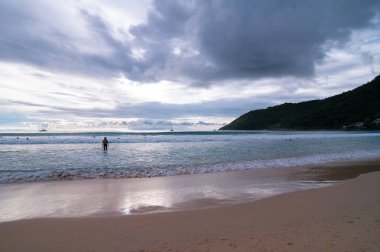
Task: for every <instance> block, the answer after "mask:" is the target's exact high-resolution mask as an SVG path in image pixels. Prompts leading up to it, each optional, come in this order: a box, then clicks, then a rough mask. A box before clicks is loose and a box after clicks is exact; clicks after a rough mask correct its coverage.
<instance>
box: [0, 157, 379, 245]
mask: <svg viewBox="0 0 380 252" xmlns="http://www.w3.org/2000/svg"><path fill="white" fill-rule="evenodd" d="M374 164H375V165H374ZM377 164H378V163H377ZM356 166H357V167H358V169H359V170H362V172H363V171H364V170H365V171H367V170H368V169H369V166H368V165H364V164H362V165H361V166H359V165H356ZM370 166H371V169H373V168H374V166H376V162H375V161H372V162H371V165H370ZM377 166H378V165H377ZM339 167H340V168H339ZM345 167H346V166H345V165H342V164H340V165H336V166H335V168H339V169H343V170H344V168H345ZM318 169H321V168H318ZM363 169H364V170H363ZM371 169H369V170H371ZM322 170H323V169H322ZM351 170H352V169H351ZM347 171H348V170H347ZM347 174H348V173H347V172H346V175H347ZM330 176H331V174H330ZM347 176H348V175H347ZM351 176H354V175H352V174H351ZM379 192H380V172H371V173H366V174H363V175H360V176H359V177H357V178H355V179H351V180H348V181H345V182H343V183H339V184H337V185H333V186H329V187H325V188H318V189H311V190H304V191H297V192H291V193H286V194H281V195H277V196H273V197H270V198H265V199H261V200H257V201H254V202H249V203H240V204H225V205H222V206H218V207H213V208H206V209H191V210H180V211H170V212H158V213H148V214H146V213H145V214H130V215H124V216H112V215H110V216H100V217H99V216H98V217H94V216H92V217H91V216H90V217H80V218H36V219H23V220H17V221H11V222H3V223H0V250H1V251H231V250H233V251H306V250H307V251H379V249H380V238H379V237H380V193H379Z"/></svg>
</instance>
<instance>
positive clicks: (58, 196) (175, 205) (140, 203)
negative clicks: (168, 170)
mask: <svg viewBox="0 0 380 252" xmlns="http://www.w3.org/2000/svg"><path fill="white" fill-rule="evenodd" d="M373 171H380V158H375V159H373V158H372V159H365V160H356V161H344V162H331V163H326V164H320V165H307V166H296V167H290V168H265V169H254V170H242V171H229V172H217V173H205V174H187V175H181V176H164V177H152V178H131V179H88V180H68V181H48V182H31V183H12V184H1V185H0V189H1V190H0V223H1V222H8V221H15V220H23V219H35V218H57V217H65V218H67V217H91V216H95V217H105V216H124V215H138V214H146V213H148V214H149V213H157V212H177V211H184V210H195V209H204V208H214V207H224V206H228V205H236V204H241V203H246V202H254V201H257V200H260V199H263V198H268V197H273V196H275V195H279V194H284V193H289V192H295V191H303V190H307V189H312V188H321V187H326V186H331V185H334V184H337V183H338V184H339V183H341V182H342V181H344V180H349V179H353V178H355V177H357V176H359V175H360V174H363V173H368V172H373Z"/></svg>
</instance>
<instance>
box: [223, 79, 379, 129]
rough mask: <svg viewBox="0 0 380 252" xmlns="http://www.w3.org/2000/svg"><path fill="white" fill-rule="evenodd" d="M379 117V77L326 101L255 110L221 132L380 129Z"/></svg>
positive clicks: (285, 104) (288, 104)
mask: <svg viewBox="0 0 380 252" xmlns="http://www.w3.org/2000/svg"><path fill="white" fill-rule="evenodd" d="M377 118H380V75H379V76H377V77H376V78H375V79H373V80H372V81H371V82H369V83H367V84H364V85H362V86H360V87H358V88H355V89H353V90H351V91H348V92H344V93H342V94H339V95H335V96H332V97H329V98H326V99H323V100H312V101H306V102H300V103H284V104H281V105H277V106H273V107H268V108H266V109H258V110H252V111H250V112H248V113H246V114H244V115H242V116H240V117H239V118H237V119H235V120H234V121H232V122H231V123H230V124H228V125H226V126H224V127H222V128H221V130H261V129H294V130H317V129H342V128H343V127H344V128H347V129H350V128H352V129H358V128H360V129H379V124H376V123H378V121H379V120H376V121H374V120H375V119H377ZM358 122H363V125H362V124H361V123H358ZM355 124H356V125H355Z"/></svg>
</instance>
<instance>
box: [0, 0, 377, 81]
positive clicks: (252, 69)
mask: <svg viewBox="0 0 380 252" xmlns="http://www.w3.org/2000/svg"><path fill="white" fill-rule="evenodd" d="M31 4H33V5H35V6H36V5H37V6H38V5H43V3H42V2H40V3H39V2H38V1H37V2H33V3H28V2H26V1H2V2H0V60H2V61H13V62H21V63H27V64H31V65H35V66H38V67H43V68H48V69H51V70H55V71H69V72H76V73H80V74H86V75H96V76H104V77H112V76H119V75H120V74H122V75H124V76H126V77H127V78H129V79H133V80H137V81H159V80H163V79H165V80H177V81H182V82H186V83H192V84H194V85H209V84H211V83H214V82H217V81H221V80H228V79H255V78H261V77H281V76H297V77H308V76H312V75H313V74H314V68H315V64H316V62H318V61H319V60H321V59H323V58H324V56H325V54H326V52H327V51H328V50H329V49H330V48H332V47H339V46H341V45H344V44H345V43H346V42H347V41H348V39H349V38H350V34H351V32H352V31H353V30H355V29H363V28H368V27H370V26H371V21H372V20H373V18H374V17H375V15H376V13H379V8H380V2H379V1H378V0H362V1H358V0H334V1H332V0H320V1H311V0H305V1H296V0H288V1H284V0H249V1H248V0H235V1H229V0H193V1H179V0H178V1H174V0H170V1H169V0H157V1H154V2H153V6H152V8H151V10H150V11H149V12H148V16H147V23H146V24H141V25H137V26H134V27H131V28H130V29H129V31H130V33H131V34H132V35H133V36H134V38H133V39H132V40H127V39H125V40H120V39H116V38H115V37H114V36H113V32H112V24H110V23H108V22H107V21H106V20H104V18H102V17H101V16H99V15H95V14H91V13H89V12H88V11H85V10H78V13H80V16H81V18H82V20H83V21H85V23H86V24H87V28H88V30H89V31H90V33H91V34H92V36H93V39H94V40H95V41H99V44H101V47H102V48H103V47H104V48H106V49H107V51H108V53H107V54H98V53H90V52H87V51H83V50H81V49H79V48H80V47H78V46H77V43H80V41H76V40H75V39H74V38H72V37H71V36H69V35H67V34H65V32H63V31H62V30H60V29H59V27H60V26H63V25H65V24H64V22H61V23H57V22H58V21H56V20H51V23H52V24H54V25H50V24H49V25H47V24H46V23H44V22H46V20H45V21H41V19H39V18H38V16H36V14H35V13H33V12H30V11H29V9H30V8H31ZM57 8H59V6H57ZM126 15H128V13H126ZM117 26H118V27H120V26H121V24H117ZM81 46H85V45H81ZM136 50H140V51H141V52H142V53H141V55H140V57H136V55H134V51H136Z"/></svg>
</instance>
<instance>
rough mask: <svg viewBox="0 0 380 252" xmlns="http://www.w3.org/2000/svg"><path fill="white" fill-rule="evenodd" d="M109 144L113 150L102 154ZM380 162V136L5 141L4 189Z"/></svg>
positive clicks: (220, 134) (11, 137) (0, 157)
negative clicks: (366, 160)
mask: <svg viewBox="0 0 380 252" xmlns="http://www.w3.org/2000/svg"><path fill="white" fill-rule="evenodd" d="M104 136H106V137H107V138H108V139H109V141H110V145H109V150H108V151H103V149H102V145H101V142H102V139H103V137H104ZM375 157H380V132H340V131H313V132H302V131H211V132H155V133H119V132H114V133H110V132H107V133H105V132H103V133H102V132H99V133H35V134H11V133H4V134H0V183H20V182H32V181H54V180H73V179H91V178H135V177H156V176H172V175H181V174H199V173H213V172H220V171H234V170H249V169H265V168H277V167H278V168H281V167H292V166H299V165H310V164H322V163H326V162H331V161H344V160H357V159H363V158H375Z"/></svg>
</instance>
